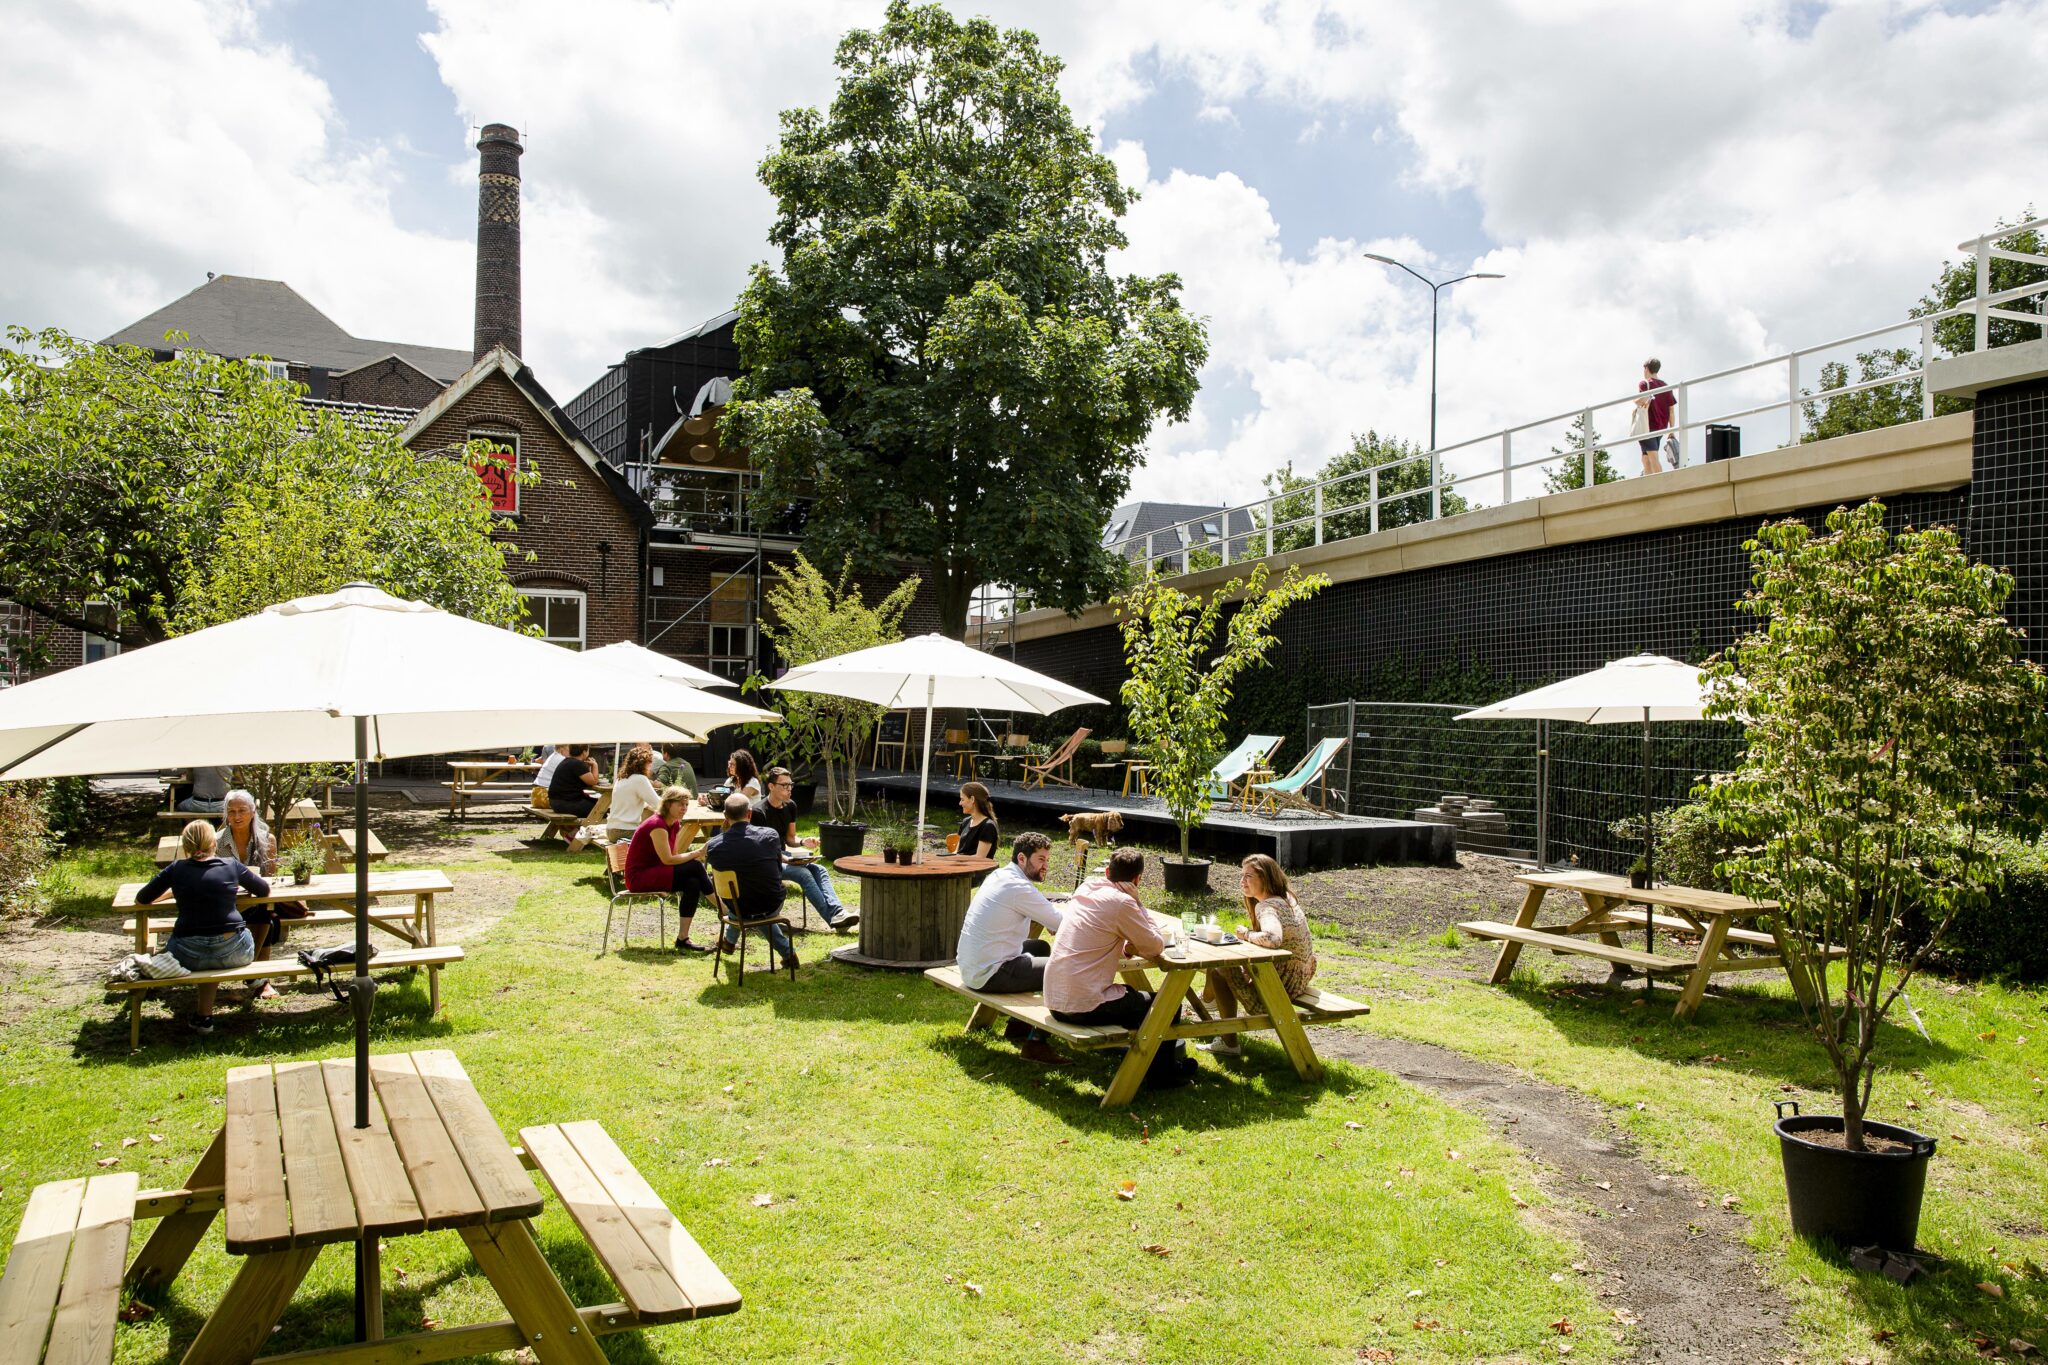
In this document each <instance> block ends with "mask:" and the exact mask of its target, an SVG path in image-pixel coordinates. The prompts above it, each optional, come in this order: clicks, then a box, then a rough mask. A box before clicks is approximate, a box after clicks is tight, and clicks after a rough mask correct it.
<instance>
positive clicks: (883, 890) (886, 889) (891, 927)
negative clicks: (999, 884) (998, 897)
mask: <svg viewBox="0 0 2048 1365" xmlns="http://www.w3.org/2000/svg"><path fill="white" fill-rule="evenodd" d="M832 866H833V867H835V868H837V869H838V870H839V871H841V872H844V873H845V874H846V875H847V876H849V877H857V878H859V879H860V944H859V946H857V947H855V946H848V947H845V948H837V949H834V950H833V952H832V956H833V957H834V958H835V959H837V960H838V961H840V962H850V963H853V964H854V965H855V966H859V967H888V968H891V969H893V970H896V971H919V972H921V971H924V970H925V969H926V968H928V967H943V966H945V965H946V964H947V963H949V962H951V961H952V960H953V954H954V953H955V952H956V951H957V950H958V948H959V946H960V926H961V924H962V923H964V922H965V921H966V919H967V903H968V902H969V901H970V900H972V899H973V898H974V878H976V877H978V876H982V875H984V874H986V873H990V872H993V871H995V868H996V864H995V860H994V859H993V858H963V857H961V856H960V855H959V854H957V853H927V854H925V855H924V861H923V862H921V863H910V864H907V865H906V864H904V863H885V862H883V861H882V860H881V859H880V858H877V857H874V856H872V855H870V854H864V853H856V854H853V855H851V856H849V857H845V858H841V859H839V860H838V861H837V862H835V863H833V864H832Z"/></svg>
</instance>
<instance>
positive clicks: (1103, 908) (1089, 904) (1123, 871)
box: [1045, 848, 1166, 1028]
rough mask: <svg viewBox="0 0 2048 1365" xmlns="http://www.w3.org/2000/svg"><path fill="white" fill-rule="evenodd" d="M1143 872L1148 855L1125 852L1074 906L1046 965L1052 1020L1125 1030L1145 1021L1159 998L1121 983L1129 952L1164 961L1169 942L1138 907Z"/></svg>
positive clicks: (1114, 857) (1063, 917) (1118, 853)
mask: <svg viewBox="0 0 2048 1365" xmlns="http://www.w3.org/2000/svg"><path fill="white" fill-rule="evenodd" d="M1144 875H1145V855H1144V854H1142V853H1140V852H1139V851H1138V850H1137V849H1134V848H1120V849H1118V850H1116V851H1115V852H1114V853H1112V854H1110V855H1109V862H1108V863H1107V864H1106V865H1105V866H1104V867H1103V869H1102V872H1101V874H1100V875H1099V876H1094V877H1090V878H1089V879H1088V880H1087V881H1086V882H1084V883H1082V885H1081V889H1080V890H1078V891H1076V892H1075V893H1074V898H1073V899H1072V900H1070V901H1068V902H1067V905H1066V909H1065V911H1064V913H1063V914H1062V915H1061V916H1060V931H1059V934H1058V935H1057V936H1056V937H1055V938H1054V939H1053V941H1052V956H1051V957H1050V958H1048V959H1047V960H1046V964H1045V1004H1046V1008H1048V1009H1050V1010H1051V1011H1052V1014H1053V1018H1055V1019H1060V1020H1063V1021H1065V1022H1066V1023H1069V1024H1120V1025H1122V1026H1124V1027H1125V1028H1136V1027H1137V1026H1138V1025H1139V1024H1140V1023H1142V1022H1143V1021H1144V1018H1145V1012H1146V1011H1147V1010H1149V1009H1151V1008H1152V997H1151V996H1150V995H1148V994H1146V993H1145V992H1144V991H1139V990H1132V989H1131V988H1130V987H1129V986H1126V985H1124V984H1123V983H1122V982H1120V981H1118V980H1117V979H1116V969H1117V964H1118V963H1119V962H1121V961H1122V960H1123V958H1124V956H1125V954H1126V952H1129V953H1133V954H1136V955H1137V956H1139V957H1157V956H1158V955H1159V954H1160V953H1163V952H1165V951H1166V940H1165V939H1164V938H1162V937H1161V936H1160V933H1159V930H1158V929H1157V928H1156V927H1155V926H1154V925H1153V923H1152V916H1151V915H1149V914H1147V913H1146V911H1145V907H1144V906H1142V905H1140V904H1139V903H1138V882H1139V880H1140V879H1142V878H1143V877H1144Z"/></svg>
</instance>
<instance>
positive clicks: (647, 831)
mask: <svg viewBox="0 0 2048 1365" xmlns="http://www.w3.org/2000/svg"><path fill="white" fill-rule="evenodd" d="M690 800H691V796H690V793H689V791H687V790H686V789H685V788H682V787H670V788H669V789H668V790H667V791H665V792H663V793H662V794H661V808H660V809H659V810H657V811H655V813H654V814H652V815H650V816H648V817H647V818H646V819H645V820H642V821H641V822H640V827H639V828H638V829H636V830H634V831H633V842H631V843H630V844H628V845H626V889H627V890H628V891H646V892H651V893H654V894H658V895H663V896H674V897H675V898H676V951H677V952H679V953H703V952H709V951H710V949H708V948H705V947H703V946H701V945H700V944H696V943H692V942H691V941H690V922H691V921H692V920H694V919H695V918H696V917H697V900H698V898H699V897H701V896H706V895H709V894H710V892H711V874H709V873H708V872H706V871H705V870H704V850H703V849H701V848H699V849H697V850H696V851H694V852H691V851H687V850H685V849H681V848H678V847H676V831H677V830H678V829H679V828H681V826H682V817H683V812H684V811H686V810H688V809H689V808H690Z"/></svg>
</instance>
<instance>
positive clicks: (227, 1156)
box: [10, 1051, 740, 1365]
mask: <svg viewBox="0 0 2048 1365" xmlns="http://www.w3.org/2000/svg"><path fill="white" fill-rule="evenodd" d="M370 1072H371V1089H372V1101H371V1105H370V1126H369V1127H368V1128H357V1127H355V1100H356V1094H355V1087H356V1068H355V1063H354V1062H353V1060H329V1061H307V1062H287V1063H278V1064H276V1065H275V1066H272V1065H268V1064H265V1065H259V1066H240V1067H235V1068H234V1069H232V1070H230V1071H229V1072H228V1075H227V1110H226V1124H225V1126H224V1127H223V1128H222V1129H221V1130H220V1131H219V1132H218V1133H216V1134H215V1135H214V1138H213V1142H212V1144H211V1145H210V1146H209V1147H208V1148H207V1149H206V1153H205V1155H203V1156H202V1157H201V1158H200V1159H199V1164H198V1165H197V1166H196V1167H195V1168H194V1169H193V1171H192V1173H191V1175H190V1176H188V1177H187V1179H186V1182H185V1185H184V1187H183V1188H181V1189H176V1190H164V1191H144V1192H140V1193H138V1194H137V1195H136V1196H135V1210H136V1213H137V1215H138V1216H144V1217H150V1216H157V1217H161V1219H162V1221H161V1222H159V1223H158V1224H157V1227H156V1229H155V1231H154V1233H153V1234H152V1235H151V1237H150V1239H149V1241H148V1242H147V1243H146V1244H145V1245H144V1247H143V1248H142V1250H141V1252H140V1253H138V1254H137V1256H136V1258H135V1260H134V1262H133V1263H132V1264H131V1265H130V1266H129V1268H128V1272H127V1275H126V1277H125V1279H126V1283H127V1284H128V1285H129V1286H131V1287H133V1288H136V1289H142V1288H149V1287H156V1286H161V1285H165V1284H168V1283H169V1282H171V1281H172V1280H174V1279H175V1278H176V1277H177V1275H178V1273H179V1272H180V1271H181V1270H182V1269H183V1268H184V1265H185V1262H186V1260H187V1259H188V1258H189V1257H190V1256H191V1254H192V1250H193V1248H194V1247H196V1246H197V1245H198V1242H199V1239H200V1238H201V1237H202V1236H203V1235H204V1234H205V1233H206V1231H207V1229H208V1227H209V1226H210V1225H211V1224H212V1222H213V1220H214V1219H215V1218H216V1217H221V1216H223V1215H224V1218H225V1223H226V1237H227V1250H228V1252H229V1254H230V1255H233V1256H239V1257H243V1258H245V1259H244V1260H243V1261H242V1264H241V1267H240V1269H239V1270H237V1271H236V1273H235V1277H234V1280H233V1282H232V1283H231V1284H230V1285H229V1286H228V1290H227V1293H226V1294H225V1296H223V1298H222V1299H221V1301H220V1303H219V1305H218V1306H216V1307H215V1308H214V1310H213V1312H212V1313H211V1314H209V1315H208V1316H207V1318H206V1320H205V1321H204V1322H203V1323H202V1324H201V1325H200V1327H199V1331H198V1334H197V1336H195V1337H194V1338H193V1341H192V1344H191V1346H190V1347H189V1348H188V1349H187V1350H186V1353H185V1357H184V1359H185V1362H186V1365H215V1363H216V1362H222V1363H226V1362H234V1363H236V1365H240V1363H243V1362H250V1361H253V1360H256V1359H257V1358H258V1354H259V1352H261V1351H262V1350H263V1348H264V1346H265V1344H266V1343H268V1342H269V1340H270V1335H271V1332H272V1329H273V1328H274V1327H275V1326H276V1325H277V1323H278V1321H279V1319H280V1318H281V1317H282V1316H283V1314H284V1311H285V1309H286V1308H287V1307H288V1306H289V1305H290V1303H291V1300H292V1297H293V1295H294V1294H295V1293H296V1292H297V1291H298V1288H299V1285H300V1282H301V1281H302V1280H304V1278H305V1276H306V1272H307V1271H308V1270H310V1269H311V1268H312V1265H313V1262H314V1260H315V1259H316V1258H317V1257H318V1256H319V1254H320V1251H321V1249H322V1248H323V1247H325V1246H328V1245H331V1244H333V1243H336V1242H352V1243H355V1245H356V1247H357V1265H358V1268H359V1270H360V1272H361V1284H362V1288H363V1297H364V1304H363V1307H364V1313H363V1335H364V1337H365V1340H366V1343H367V1344H363V1345H349V1346H340V1347H329V1348H322V1349H315V1350H310V1351H300V1352H294V1353H292V1354H291V1355H289V1356H277V1357H271V1359H275V1360H279V1361H283V1360H290V1361H291V1362H293V1363H294V1365H318V1363H321V1362H334V1365H342V1363H343V1362H356V1363H358V1365H361V1363H363V1362H376V1361H384V1362H391V1361H433V1360H448V1359H453V1358H455V1357H459V1356H472V1355H488V1354H491V1353H493V1352H500V1351H512V1350H517V1349H520V1348H525V1349H527V1350H530V1351H531V1352H532V1353H533V1355H534V1356H535V1357H536V1358H537V1359H538V1360H539V1361H540V1362H542V1365H604V1362H605V1356H604V1353H603V1352H602V1351H601V1350H599V1349H598V1346H597V1344H596V1340H595V1339H596V1338H597V1337H599V1336H603V1335H606V1334H609V1333H613V1332H625V1331H634V1330H637V1329H640V1328H644V1327H648V1326H652V1325H654V1324H657V1323H665V1322H677V1321H682V1320H685V1319H692V1318H700V1317H710V1316H714V1315H717V1314H722V1313H732V1312H736V1311H738V1309H739V1307H740V1295H739V1291H737V1290H736V1289H734V1288H733V1286H732V1282H731V1281H730V1280H728V1279H727V1278H726V1277H725V1274H724V1272H722V1271H721V1270H719V1268H718V1266H717V1265H716V1264H714V1263H713V1262H712V1260H711V1258H710V1257H709V1256H707V1255H706V1254H705V1253H704V1251H703V1249H702V1248H700V1247H699V1246H698V1245H697V1243H696V1241H695V1240H694V1239H693V1238H692V1237H691V1236H690V1234H689V1232H688V1230H687V1229H685V1228H684V1227H683V1225H682V1224H681V1223H679V1222H678V1221H676V1218H675V1215H674V1214H673V1213H671V1212H670V1211H669V1209H668V1207H667V1206H666V1205H665V1204H664V1203H663V1202H662V1200H661V1198H660V1196H659V1195H657V1194H656V1193H655V1192H654V1190H653V1189H652V1187H650V1186H649V1185H648V1184H647V1181H646V1180H645V1179H644V1178H643V1177H642V1176H641V1174H640V1172H639V1171H638V1170H636V1169H635V1168H634V1167H633V1165H632V1163H631V1162H630V1161H629V1160H628V1159H627V1158H626V1156H625V1154H624V1153H623V1152H622V1151H620V1149H619V1148H618V1146H617V1145H616V1144H615V1143H614V1142H613V1141H612V1140H611V1138H610V1136H609V1135H607V1134H606V1133H605V1131H604V1129H603V1128H602V1127H601V1126H599V1125H598V1124H596V1123H592V1122H582V1123H563V1124H559V1125H557V1124H548V1125H541V1126H536V1127H531V1128H526V1129H522V1130H521V1131H520V1135H519V1136H520V1139H521V1141H522V1143H523V1144H524V1146H523V1148H515V1147H514V1146H513V1145H512V1144H511V1143H510V1142H508V1141H507V1140H506V1139H505V1136H504V1134H503V1132H502V1131H500V1129H499V1128H498V1124H497V1120H495V1119H494V1118H492V1116H491V1113H490V1110H489V1109H488V1108H486V1107H485V1105H484V1102H483V1098H482V1096H480V1095H479V1094H478V1093H477V1090H476V1087H475V1086H474V1085H473V1084H471V1082H470V1079H469V1076H468V1075H467V1073H465V1072H464V1070H463V1069H462V1064H461V1063H460V1062H459V1061H458V1060H456V1057H455V1055H454V1054H453V1053H451V1052H446V1051H425V1052H413V1053H400V1054H397V1055H393V1056H375V1057H372V1058H371V1059H370ZM529 1169H538V1170H539V1171H541V1172H542V1173H543V1174H544V1175H546V1176H547V1177H548V1181H549V1183H550V1184H551V1185H553V1186H554V1188H555V1190H556V1192H557V1193H558V1194H559V1195H560V1196H561V1198H562V1201H563V1203H564V1204H565V1205H566V1206H567V1208H568V1212H569V1216H570V1218H571V1219H572V1220H573V1221H574V1222H575V1224H576V1226H577V1228H578V1229H579V1230H580V1231H581V1232H582V1234H583V1236H584V1238H585V1240H586V1241H588V1243H589V1244H590V1249H591V1250H592V1251H593V1252H594V1253H595V1254H596V1256H597V1259H598V1260H599V1262H600V1263H601V1264H602V1265H603V1266H604V1268H605V1270H606V1272H607V1273H608V1274H609V1275H610V1276H611V1278H612V1281H613V1283H614V1284H616V1285H617V1286H618V1289H619V1292H620V1295H621V1296H622V1298H623V1299H624V1302H621V1303H607V1304H601V1305H598V1306H595V1307H578V1306H577V1305H576V1304H575V1303H574V1302H572V1301H571V1300H570V1298H569V1295H568V1293H567V1292H566V1291H565V1290H564V1289H563V1287H562V1282H561V1281H560V1280H559V1279H558V1278H557V1277H556V1275H555V1272H554V1270H553V1269H552V1268H551V1267H550V1266H549V1265H548V1263H547V1261H546V1260H545V1258H544V1257H543V1256H542V1254H541V1250H540V1246H539V1244H538V1243H537V1242H536V1241H535V1239H534V1235H533V1226H532V1220H533V1219H534V1218H536V1217H538V1216H539V1215H540V1212H541V1209H542V1205H543V1200H542V1196H541V1192H540V1190H539V1188H538V1187H537V1186H536V1185H535V1184H534V1182H533V1179H532V1177H531V1176H530V1175H528V1173H527V1172H528V1170H529ZM130 1179H131V1180H132V1179H133V1177H132V1176H131V1177H130ZM444 1228H452V1229H454V1230H455V1231H456V1232H458V1233H459V1234H460V1236H461V1237H462V1240H463V1241H464V1243H465V1244H467V1246H468V1247H469V1249H470V1252H471V1254H472V1255H473V1256H474V1257H475V1258H476V1263H477V1266H478V1268H479V1269H481V1270H482V1271H483V1273H484V1276H485V1278H486V1279H488V1280H489V1281H490V1283H491V1287H492V1288H493V1289H494V1290H496V1291H497V1294H498V1297H499V1299H500V1300H501V1301H502V1302H503V1304H504V1306H505V1310H506V1312H507V1313H508V1314H509V1315H510V1316H509V1317H507V1318H503V1319H500V1320H498V1321H494V1322H484V1323H476V1324H472V1325H468V1326H461V1327H435V1328H432V1329H430V1330H426V1331H421V1332H414V1333H408V1334H405V1335H402V1336H397V1337H390V1338H386V1337H385V1335H384V1310H383V1292H382V1274H381V1248H380V1245H379V1243H380V1242H381V1241H388V1240H391V1239H393V1238H398V1237H407V1236H414V1235H417V1234H420V1233H424V1232H433V1231H437V1230H440V1229H444ZM124 1231H125V1230H124ZM16 1254H17V1256H18V1255H19V1250H18V1249H17V1253H16ZM116 1264H118V1261H116ZM10 1268H11V1267H10ZM109 1345H110V1346H111V1337H110V1339H109Z"/></svg>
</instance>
